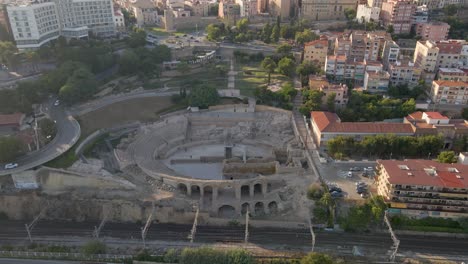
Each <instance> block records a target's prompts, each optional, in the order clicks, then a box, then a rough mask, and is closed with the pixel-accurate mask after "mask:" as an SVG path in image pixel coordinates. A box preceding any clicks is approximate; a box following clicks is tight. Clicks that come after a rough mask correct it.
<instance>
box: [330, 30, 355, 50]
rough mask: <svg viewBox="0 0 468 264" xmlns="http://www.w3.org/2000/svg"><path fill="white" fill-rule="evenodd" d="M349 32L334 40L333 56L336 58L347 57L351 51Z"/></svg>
mask: <svg viewBox="0 0 468 264" xmlns="http://www.w3.org/2000/svg"><path fill="white" fill-rule="evenodd" d="M350 35H351V34H350V32H345V33H343V34H342V35H341V36H338V37H337V38H335V44H334V49H333V50H334V54H335V55H337V56H349V54H350V50H351V39H350Z"/></svg>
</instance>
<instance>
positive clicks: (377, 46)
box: [364, 31, 392, 61]
mask: <svg viewBox="0 0 468 264" xmlns="http://www.w3.org/2000/svg"><path fill="white" fill-rule="evenodd" d="M388 40H392V36H391V35H390V34H389V33H387V32H385V31H373V32H369V33H367V36H366V40H365V41H366V52H365V54H364V58H365V59H366V60H372V61H376V60H380V59H381V58H382V53H383V50H384V45H385V42H386V41H388Z"/></svg>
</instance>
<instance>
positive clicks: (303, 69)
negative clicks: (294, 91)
mask: <svg viewBox="0 0 468 264" xmlns="http://www.w3.org/2000/svg"><path fill="white" fill-rule="evenodd" d="M318 72H320V68H319V67H318V66H317V65H316V64H315V63H313V62H311V61H304V62H302V63H301V64H299V65H297V68H296V74H298V75H299V76H300V77H301V83H302V86H307V84H308V83H309V75H311V74H316V73H318Z"/></svg>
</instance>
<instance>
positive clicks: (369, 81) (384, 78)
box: [363, 71, 390, 93]
mask: <svg viewBox="0 0 468 264" xmlns="http://www.w3.org/2000/svg"><path fill="white" fill-rule="evenodd" d="M389 83H390V74H389V73H388V72H386V71H366V73H365V74H364V86H363V89H364V90H365V91H368V92H371V93H384V92H387V90H388V85H389Z"/></svg>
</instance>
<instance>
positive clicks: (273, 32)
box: [270, 25, 280, 43]
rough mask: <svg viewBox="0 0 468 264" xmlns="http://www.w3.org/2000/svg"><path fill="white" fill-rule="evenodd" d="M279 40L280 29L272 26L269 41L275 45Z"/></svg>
mask: <svg viewBox="0 0 468 264" xmlns="http://www.w3.org/2000/svg"><path fill="white" fill-rule="evenodd" d="M279 38H280V27H279V26H278V25H275V26H273V29H272V30H271V36H270V40H271V41H272V42H274V43H277V42H278V41H279Z"/></svg>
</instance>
